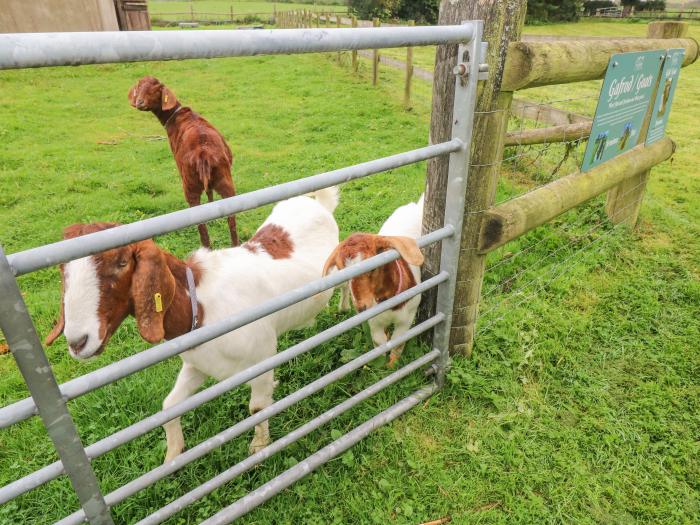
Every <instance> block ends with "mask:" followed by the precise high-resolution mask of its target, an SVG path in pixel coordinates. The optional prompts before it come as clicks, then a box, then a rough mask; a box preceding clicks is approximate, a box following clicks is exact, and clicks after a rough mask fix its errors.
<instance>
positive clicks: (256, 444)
mask: <svg viewBox="0 0 700 525" xmlns="http://www.w3.org/2000/svg"><path fill="white" fill-rule="evenodd" d="M269 444H270V441H269V440H267V441H263V440H260V441H257V440H253V442H252V443H251V444H250V446H249V447H248V454H250V455H251V456H252V455H253V454H256V453H258V452H260V451H261V450H262V449H264V448H265V447H266V446H268V445H269Z"/></svg>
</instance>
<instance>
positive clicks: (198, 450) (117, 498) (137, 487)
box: [56, 313, 445, 525]
mask: <svg viewBox="0 0 700 525" xmlns="http://www.w3.org/2000/svg"><path fill="white" fill-rule="evenodd" d="M444 321H445V317H444V316H443V315H442V314H440V313H438V314H436V315H434V316H433V317H431V318H430V319H427V320H425V321H423V322H422V323H420V324H418V325H416V326H414V327H413V328H411V329H410V330H408V331H407V332H405V333H404V334H402V335H401V336H399V337H396V338H394V339H392V340H390V341H388V342H386V343H384V344H383V345H380V346H378V347H376V348H375V349H373V350H370V351H369V352H367V353H365V354H362V355H361V356H359V357H356V358H355V359H353V360H352V361H350V362H349V363H346V364H344V365H343V366H341V367H339V368H336V369H335V370H333V371H332V372H329V373H328V374H326V375H324V376H322V377H320V378H319V379H317V380H315V381H313V382H311V383H309V384H308V385H306V386H304V387H302V388H300V389H299V390H297V391H295V392H294V393H292V394H289V395H288V396H286V397H283V398H282V399H280V400H279V401H276V402H274V403H273V404H271V405H270V406H268V407H266V408H264V409H262V410H261V411H259V412H256V413H255V414H253V415H252V416H249V417H247V418H245V419H244V420H242V421H239V422H238V423H236V424H235V425H233V426H231V427H229V428H227V429H226V430H224V431H222V432H219V433H218V434H216V435H215V436H213V437H210V438H209V439H206V440H205V441H202V442H201V443H199V444H198V445H196V446H195V447H193V448H191V449H189V450H186V451H184V452H183V453H182V454H180V455H179V456H177V457H176V458H175V459H173V460H172V461H169V462H168V463H164V464H163V465H160V466H159V467H156V468H154V469H153V470H151V471H150V472H147V473H146V474H143V475H141V476H139V477H138V478H136V479H134V480H133V481H130V482H129V483H127V484H125V485H123V486H121V487H119V488H118V489H116V490H115V491H113V492H110V493H109V494H107V495H106V496H105V501H106V502H107V504H108V505H109V506H113V505H116V504H117V503H120V502H122V501H124V500H125V499H126V498H128V497H129V496H132V495H134V494H136V493H137V492H139V491H141V490H143V489H145V488H147V487H149V486H150V485H152V484H153V483H155V482H156V481H158V480H161V479H163V478H164V477H165V476H167V475H169V474H172V473H173V472H176V471H177V470H179V469H181V468H182V467H184V466H185V465H187V464H189V463H191V462H192V461H194V460H196V459H199V458H201V457H202V456H205V455H206V454H208V453H209V452H211V451H212V450H214V449H216V448H219V447H220V446H222V445H223V444H224V443H227V442H228V441H230V440H232V439H234V438H236V437H238V436H240V435H241V434H242V433H243V432H246V431H248V430H251V429H252V428H254V427H255V425H257V424H259V423H261V422H263V421H266V420H268V419H270V418H271V417H273V416H275V415H277V414H279V413H280V412H282V411H283V410H286V409H287V408H289V407H290V406H292V405H293V404H295V403H298V402H299V401H301V400H303V399H306V398H307V397H309V396H311V395H313V394H315V393H316V392H318V391H319V390H322V389H323V388H325V387H326V386H328V385H330V384H331V383H333V382H335V381H337V380H338V379H341V378H342V377H345V376H346V375H348V374H350V373H351V372H353V371H355V370H357V369H359V368H362V367H363V366H365V365H366V364H367V363H369V362H370V361H373V360H374V359H376V358H378V357H380V356H382V355H384V354H386V353H387V352H389V351H391V350H392V349H393V348H396V347H397V346H400V345H401V344H403V343H405V342H406V341H408V340H409V339H411V338H413V337H416V336H417V335H420V334H422V333H424V332H427V331H428V330H430V329H431V328H433V327H434V326H437V325H439V324H440V323H442V322H444ZM84 519H85V513H84V512H83V511H82V510H79V511H77V512H74V513H73V514H71V515H70V516H67V517H65V518H64V519H62V520H60V521H58V522H56V525H78V524H79V523H82V521H83V520H84Z"/></svg>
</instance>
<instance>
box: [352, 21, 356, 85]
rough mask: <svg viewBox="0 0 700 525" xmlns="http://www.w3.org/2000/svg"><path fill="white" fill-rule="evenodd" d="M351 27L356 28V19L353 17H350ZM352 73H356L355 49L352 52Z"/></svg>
mask: <svg viewBox="0 0 700 525" xmlns="http://www.w3.org/2000/svg"><path fill="white" fill-rule="evenodd" d="M351 25H352V27H357V17H356V16H354V15H353V17H352V22H351ZM352 71H353V72H354V73H357V49H353V50H352Z"/></svg>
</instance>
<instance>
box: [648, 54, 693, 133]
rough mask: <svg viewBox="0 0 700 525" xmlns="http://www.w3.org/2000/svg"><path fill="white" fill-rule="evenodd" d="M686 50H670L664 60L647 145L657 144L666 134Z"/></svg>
mask: <svg viewBox="0 0 700 525" xmlns="http://www.w3.org/2000/svg"><path fill="white" fill-rule="evenodd" d="M684 56H685V49H669V50H668V52H667V53H666V60H664V67H663V70H662V71H661V81H660V82H659V90H658V91H657V92H656V101H655V102H654V110H653V112H652V114H651V121H650V122H649V132H648V133H647V144H651V143H652V142H656V141H657V140H659V139H660V138H662V137H663V136H664V135H665V133H666V123H667V122H668V116H669V115H670V114H671V103H672V102H673V94H674V93H675V92H676V84H678V74H679V73H680V72H681V65H682V64H683V57H684Z"/></svg>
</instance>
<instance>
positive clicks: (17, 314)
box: [0, 246, 113, 525]
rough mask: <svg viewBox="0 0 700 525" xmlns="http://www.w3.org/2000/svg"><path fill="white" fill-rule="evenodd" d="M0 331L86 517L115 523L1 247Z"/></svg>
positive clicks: (102, 523)
mask: <svg viewBox="0 0 700 525" xmlns="http://www.w3.org/2000/svg"><path fill="white" fill-rule="evenodd" d="M0 297H2V298H3V300H2V301H0V328H1V329H2V332H3V334H5V339H6V340H7V343H8V345H9V347H10V349H11V350H12V355H13V356H14V358H15V361H16V362H17V366H18V367H19V370H20V372H21V373H22V377H23V378H24V381H25V382H26V383H27V388H29V391H30V392H31V394H32V397H33V399H34V400H35V401H36V404H37V406H38V407H39V415H40V416H41V420H42V421H43V423H44V427H45V428H46V432H48V434H49V437H50V438H51V441H52V442H53V444H54V447H55V448H56V452H58V456H59V457H60V458H61V460H62V461H63V462H64V463H65V465H66V471H67V473H68V477H70V481H71V484H72V485H73V488H74V489H75V492H76V493H77V494H78V498H79V500H80V504H81V505H82V507H83V509H84V510H83V512H84V514H85V515H86V516H87V517H88V518H89V519H90V522H91V523H92V524H93V525H113V523H112V517H111V515H110V514H109V509H108V508H107V506H106V505H105V501H104V498H103V497H102V493H101V492H100V484H99V482H98V481H97V478H96V477H95V473H94V471H93V470H92V466H91V465H90V461H89V460H88V458H87V456H86V454H85V449H83V445H82V444H81V443H80V436H78V433H77V432H76V430H75V426H74V425H73V419H72V418H71V416H70V413H69V412H68V407H67V406H66V402H65V401H64V400H63V398H62V397H61V393H60V392H59V390H58V384H57V383H56V378H55V377H54V375H53V371H52V370H51V365H50V364H49V361H48V359H47V358H46V354H44V350H43V348H42V347H41V342H40V341H39V336H38V335H37V333H36V329H35V328H34V323H33V322H32V318H31V317H30V316H29V312H28V311H27V305H26V304H25V303H24V299H22V294H21V293H20V291H19V287H18V286H17V281H16V280H15V278H14V277H13V276H12V272H11V271H10V266H9V264H8V262H7V258H6V257H5V252H4V251H3V249H2V246H0Z"/></svg>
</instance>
